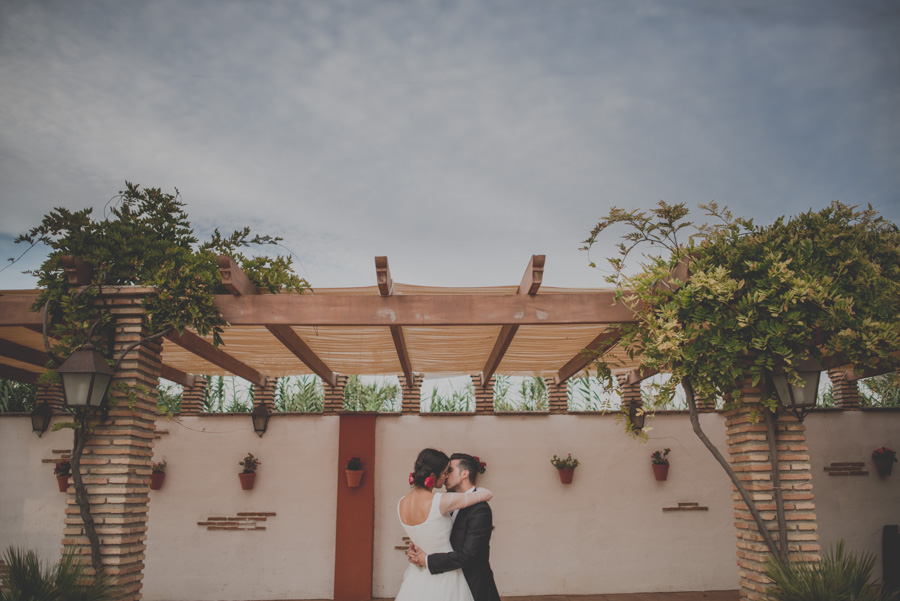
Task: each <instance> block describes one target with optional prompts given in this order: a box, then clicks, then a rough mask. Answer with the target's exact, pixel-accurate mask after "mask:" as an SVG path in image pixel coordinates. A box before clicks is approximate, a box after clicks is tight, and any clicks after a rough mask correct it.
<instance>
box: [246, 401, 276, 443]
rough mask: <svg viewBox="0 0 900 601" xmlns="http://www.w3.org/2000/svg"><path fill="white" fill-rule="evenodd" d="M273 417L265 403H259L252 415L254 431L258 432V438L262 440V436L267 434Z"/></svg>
mask: <svg viewBox="0 0 900 601" xmlns="http://www.w3.org/2000/svg"><path fill="white" fill-rule="evenodd" d="M271 415H272V414H271V412H270V411H269V408H268V407H266V405H265V403H259V404H258V405H256V407H254V408H253V411H252V412H251V413H250V417H251V418H253V431H254V432H256V434H257V436H259V437H260V438H262V435H263V434H265V433H266V430H267V429H268V427H269V417H271Z"/></svg>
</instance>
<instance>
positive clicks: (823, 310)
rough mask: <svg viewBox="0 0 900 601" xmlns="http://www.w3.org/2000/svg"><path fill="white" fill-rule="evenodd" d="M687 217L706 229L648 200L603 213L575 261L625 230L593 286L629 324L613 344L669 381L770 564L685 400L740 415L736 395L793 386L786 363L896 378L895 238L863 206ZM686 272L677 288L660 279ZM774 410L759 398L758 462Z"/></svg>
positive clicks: (898, 298)
mask: <svg viewBox="0 0 900 601" xmlns="http://www.w3.org/2000/svg"><path fill="white" fill-rule="evenodd" d="M700 206H701V208H702V209H704V210H705V211H706V214H707V216H708V217H709V218H712V219H714V220H715V222H714V224H713V225H708V224H702V225H697V224H695V223H693V222H691V221H688V220H687V217H688V213H689V211H688V209H687V208H686V206H685V205H683V204H676V205H669V204H666V203H664V202H660V203H659V204H658V206H657V207H656V208H654V209H652V210H651V211H649V212H644V211H639V210H633V211H625V210H622V209H618V208H613V209H612V210H611V211H610V213H609V215H608V216H607V217H606V218H605V219H604V220H603V221H601V222H599V223H598V224H597V225H596V226H595V227H594V229H593V230H592V232H591V234H590V236H589V237H588V239H587V240H586V241H585V246H584V250H590V248H591V247H592V245H593V244H594V243H595V242H596V240H597V239H598V236H599V235H600V234H601V233H603V232H605V231H607V230H608V229H609V228H611V227H613V226H624V227H626V228H627V231H626V233H625V234H624V235H623V236H622V239H623V242H622V243H620V244H619V247H618V248H619V256H618V257H614V258H612V259H610V260H609V263H610V267H611V268H612V271H611V273H610V274H609V275H608V277H607V281H608V282H610V283H613V284H615V285H616V286H617V290H618V298H619V299H621V300H624V301H625V302H626V303H628V304H629V306H630V307H631V308H632V310H633V311H634V314H635V318H636V321H635V322H634V323H633V324H629V325H627V326H624V327H623V332H624V334H623V338H622V340H621V344H622V345H623V346H624V347H625V348H626V349H627V350H628V353H629V355H630V357H631V358H632V359H637V360H638V362H639V367H640V368H641V369H646V370H648V371H654V370H656V371H659V372H665V373H671V374H672V377H671V378H670V379H669V380H668V383H667V386H669V387H673V388H674V387H675V386H677V385H679V384H680V385H681V386H682V387H683V388H684V390H685V396H686V399H687V403H688V408H689V410H690V414H691V423H692V425H693V428H694V432H695V433H696V434H697V436H698V437H699V438H700V439H701V440H702V441H703V443H704V445H706V447H707V448H708V449H709V450H710V452H711V453H712V454H713V456H714V457H715V458H716V460H717V461H718V462H719V464H720V465H721V466H722V468H723V469H724V470H725V471H726V472H727V473H728V475H729V477H730V478H731V480H732V482H733V483H734V484H735V486H736V487H737V488H738V491H739V492H740V493H741V496H742V498H743V500H744V502H745V503H746V504H747V507H748V508H749V509H750V511H751V513H752V514H753V516H754V518H755V520H756V523H757V525H758V527H759V531H760V534H761V535H762V536H763V537H764V538H765V540H766V543H767V544H768V546H769V549H770V550H771V551H772V553H773V554H775V555H779V556H780V555H781V553H782V552H786V550H785V549H783V548H779V546H777V545H775V543H774V540H773V539H772V537H771V535H770V534H769V532H768V529H767V528H766V526H765V524H764V522H763V520H762V518H761V516H760V514H759V511H758V510H757V508H756V506H755V504H754V502H753V500H752V499H751V498H750V495H749V494H748V493H747V491H746V489H745V487H744V486H743V485H742V484H741V482H740V481H739V480H738V479H737V476H736V475H735V473H734V470H733V469H732V468H731V466H730V465H729V463H728V461H727V460H726V459H725V458H724V457H723V456H722V454H721V453H720V452H719V451H718V449H716V447H715V446H714V445H713V444H712V443H711V442H710V441H709V439H708V438H707V437H706V435H705V434H704V433H703V431H702V429H701V428H700V424H699V419H698V413H697V407H696V403H695V399H696V398H697V397H702V398H718V397H724V398H728V399H730V403H729V407H738V406H741V404H742V399H741V394H740V392H741V391H740V388H741V383H743V382H749V383H751V384H753V385H755V386H757V385H758V386H763V387H764V390H766V389H765V385H766V377H767V376H768V375H769V374H770V373H772V372H773V370H776V369H784V370H785V371H786V372H787V373H788V374H789V376H790V377H791V378H792V379H794V381H797V380H798V376H797V365H798V364H799V362H800V361H802V360H804V359H807V358H813V359H817V360H819V361H821V362H822V363H824V364H826V365H832V366H837V365H843V364H851V365H853V366H855V367H856V368H858V369H860V370H864V369H874V370H880V371H894V370H896V368H897V365H898V362H900V359H898V351H900V231H898V228H897V226H896V225H894V224H892V223H890V222H888V221H886V220H884V219H883V218H882V217H880V216H878V215H877V214H876V213H875V211H873V210H872V209H871V207H869V208H868V209H867V210H863V211H858V210H857V209H856V208H855V207H850V206H846V205H844V204H841V203H837V202H836V203H833V204H832V205H831V206H830V207H828V208H827V209H824V210H821V211H817V212H812V211H810V212H807V213H803V214H801V215H798V216H796V217H792V218H790V219H786V218H780V219H778V220H776V221H775V222H774V223H773V224H771V225H768V226H757V225H755V224H754V223H753V222H752V220H747V219H734V218H733V217H732V215H731V214H730V213H729V212H728V211H727V210H720V209H719V207H718V206H717V205H716V204H715V203H711V204H709V205H700ZM646 246H649V247H650V248H651V252H656V253H657V254H649V255H645V256H644V259H643V262H642V263H641V265H640V266H639V268H638V269H637V270H636V271H634V272H628V271H626V270H627V268H629V267H631V266H630V265H629V260H630V259H631V258H632V253H634V252H635V250H636V249H638V248H644V247H646ZM688 264H689V268H690V277H689V278H688V279H686V280H685V279H684V278H683V277H682V278H681V279H679V278H678V277H676V276H675V275H674V274H677V273H678V272H679V269H677V268H679V267H680V268H681V269H682V270H683V267H684V266H685V265H688ZM591 265H593V266H595V265H594V263H591ZM598 365H599V367H598V374H599V375H601V376H603V377H605V378H607V379H608V378H609V374H610V370H611V368H612V367H613V366H611V365H610V364H607V363H605V362H604V361H602V360H601V361H600V362H599V363H598ZM777 408H778V405H777V401H776V400H775V398H774V397H773V396H772V394H771V393H770V392H768V391H767V390H766V392H765V393H764V397H763V399H762V407H759V408H758V409H759V411H758V416H759V417H760V418H762V419H765V420H766V423H767V426H768V432H769V436H768V437H769V445H770V451H771V452H770V457H775V452H774V448H775V446H774V445H775V428H774V419H773V417H772V411H774V410H777ZM763 409H765V410H763ZM773 476H774V477H777V470H776V469H773ZM775 484H776V504H777V505H778V512H777V513H778V521H779V531H780V540H781V541H785V540H786V536H785V530H784V528H785V526H784V517H783V516H784V511H783V502H782V501H781V498H780V494H778V493H780V490H779V487H778V486H777V482H776V483H775Z"/></svg>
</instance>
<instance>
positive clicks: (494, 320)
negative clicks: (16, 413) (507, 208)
mask: <svg viewBox="0 0 900 601" xmlns="http://www.w3.org/2000/svg"><path fill="white" fill-rule="evenodd" d="M544 262H545V257H544V255H534V256H532V257H531V260H530V261H529V262H528V266H527V268H526V269H525V273H524V275H523V277H522V278H521V281H520V283H519V285H518V286H515V285H509V286H495V287H481V288H440V287H426V286H413V285H408V284H401V283H397V282H395V281H394V279H393V277H392V274H391V271H390V267H389V265H388V260H387V257H375V276H376V281H377V285H376V286H370V287H362V288H329V289H313V290H310V291H306V292H304V293H303V294H268V293H260V292H259V291H258V290H257V289H256V288H255V287H254V286H253V285H252V284H251V283H250V281H249V280H248V279H247V277H246V275H245V274H244V273H243V272H242V271H241V270H240V268H239V267H238V266H237V265H236V264H235V262H234V261H233V260H232V259H231V258H230V257H228V256H220V257H219V258H218V263H219V270H220V274H221V278H222V282H223V284H224V285H225V286H226V287H227V289H228V290H229V291H230V294H226V295H219V296H217V297H216V299H215V303H216V306H217V307H218V308H219V311H220V312H221V314H222V316H223V317H224V319H225V320H226V321H227V322H228V324H229V325H228V327H227V328H226V330H225V332H224V333H223V335H222V340H223V342H224V345H223V346H220V347H219V348H214V347H213V345H212V342H211V337H201V336H199V335H197V334H196V333H194V332H191V331H189V330H188V331H185V332H184V333H183V334H181V335H177V334H170V335H168V336H167V337H166V339H165V340H164V341H163V351H162V371H161V376H162V377H163V378H166V379H168V380H172V381H174V382H177V383H179V384H182V385H185V386H192V385H193V383H194V375H195V374H198V375H199V374H204V375H225V374H233V375H236V376H239V377H241V378H244V379H246V380H248V381H249V382H251V383H252V384H254V385H258V386H265V385H266V382H267V381H270V380H271V379H272V378H277V377H282V376H288V375H301V374H316V375H318V376H319V377H321V378H322V380H323V381H324V382H325V383H327V384H328V385H330V386H334V385H335V382H336V377H337V374H360V375H403V376H404V380H405V382H407V383H409V382H412V381H413V373H419V374H426V375H429V376H436V377H439V376H450V375H464V374H465V375H472V374H478V375H480V376H481V377H480V381H481V382H482V383H483V385H485V386H486V385H487V383H488V382H490V380H491V376H493V375H494V374H495V373H502V374H507V375H528V376H542V377H545V378H549V379H552V380H554V381H555V382H556V384H562V383H564V382H566V381H567V380H568V379H569V378H571V377H573V376H575V375H578V374H580V373H582V372H583V371H584V370H585V368H586V367H587V366H588V365H589V364H590V363H591V361H592V359H593V358H594V357H595V356H596V353H606V354H607V356H608V357H609V358H614V359H616V360H618V363H619V364H620V366H621V367H620V370H619V371H622V372H628V371H630V369H631V367H630V366H629V364H628V363H629V362H628V360H627V356H626V355H625V353H624V351H623V350H622V349H621V348H619V347H617V346H616V344H617V342H618V340H619V334H618V332H617V329H616V328H615V327H614V326H615V325H616V324H623V323H627V322H630V321H633V319H634V316H633V313H632V311H631V310H630V309H629V308H628V307H627V306H626V305H625V304H624V303H623V302H617V301H616V300H615V292H614V291H613V290H610V289H574V288H548V287H542V286H541V283H542V280H543V273H544ZM66 265H67V267H66V271H67V276H68V279H69V284H70V285H72V286H83V285H86V284H87V283H88V282H89V277H90V270H89V268H88V267H87V266H85V265H84V264H83V263H81V262H80V261H78V260H76V259H72V258H69V259H68V260H67V261H66ZM37 294H38V292H37V291H32V290H12V291H2V292H0V377H4V378H8V379H13V380H19V381H23V382H34V381H35V380H36V378H37V377H38V375H39V374H40V373H41V372H43V371H45V369H46V368H45V366H46V364H47V361H48V356H47V354H46V352H45V350H44V342H43V337H42V334H41V331H42V316H41V314H40V313H39V312H33V311H31V310H30V307H31V305H32V304H33V302H34V300H35V298H36V297H37ZM586 350H588V351H592V353H588V352H585V351H586ZM647 375H648V374H634V375H633V376H632V377H633V378H638V379H641V376H643V377H646V376H647Z"/></svg>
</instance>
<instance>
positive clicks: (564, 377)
mask: <svg viewBox="0 0 900 601" xmlns="http://www.w3.org/2000/svg"><path fill="white" fill-rule="evenodd" d="M621 337H622V332H621V331H620V330H619V329H617V328H607V329H606V330H604V331H603V333H602V334H600V335H599V336H597V337H596V338H594V339H593V340H591V342H589V343H588V345H587V346H586V347H584V349H583V350H582V351H581V352H580V353H578V354H577V355H575V356H574V357H572V358H571V359H569V361H568V362H567V363H566V364H565V365H563V366H562V367H560V368H559V371H558V372H556V379H555V382H556V385H557V386H562V385H563V384H564V383H566V381H568V379H569V378H571V377H572V376H574V375H575V374H577V373H579V372H580V371H581V370H583V369H584V368H585V367H587V366H588V365H590V364H591V363H593V362H594V360H595V359H596V358H597V354H598V353H599V354H601V355H602V354H603V353H605V352H606V351H608V350H609V349H611V348H612V347H614V346H615V345H616V343H618V342H619V339H620V338H621Z"/></svg>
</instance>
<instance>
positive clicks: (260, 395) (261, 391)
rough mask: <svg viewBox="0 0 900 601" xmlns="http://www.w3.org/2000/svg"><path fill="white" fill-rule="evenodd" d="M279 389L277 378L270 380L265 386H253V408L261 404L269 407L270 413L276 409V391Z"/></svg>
mask: <svg viewBox="0 0 900 601" xmlns="http://www.w3.org/2000/svg"><path fill="white" fill-rule="evenodd" d="M277 387H278V380H277V379H276V378H268V379H267V380H266V385H265V386H260V385H259V384H254V385H253V406H254V407H256V406H257V405H259V404H260V403H262V404H263V405H265V406H266V407H268V409H269V411H272V410H274V409H275V391H276V389H277Z"/></svg>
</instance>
